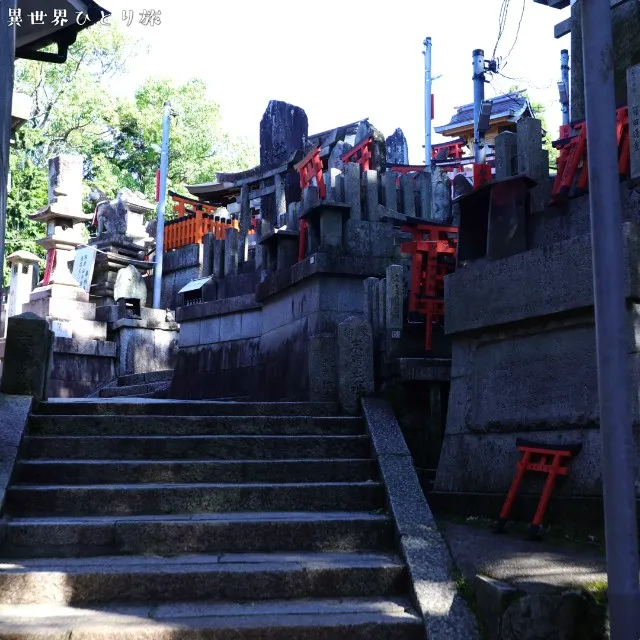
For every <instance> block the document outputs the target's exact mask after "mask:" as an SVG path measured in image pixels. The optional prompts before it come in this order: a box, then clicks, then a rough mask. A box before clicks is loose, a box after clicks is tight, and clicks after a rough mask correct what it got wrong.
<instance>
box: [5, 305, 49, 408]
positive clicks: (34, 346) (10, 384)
mask: <svg viewBox="0 0 640 640" xmlns="http://www.w3.org/2000/svg"><path fill="white" fill-rule="evenodd" d="M7 325H8V329H7V338H6V342H5V355H4V361H3V371H2V384H1V386H0V390H1V391H2V392H3V393H6V394H9V395H25V396H33V397H35V398H37V399H38V400H42V399H45V398H46V394H47V379H48V375H49V367H50V364H51V352H52V348H53V332H52V331H51V330H50V329H49V324H48V323H47V321H46V320H44V319H43V318H39V317H38V316H36V315H34V314H33V313H22V314H20V315H17V316H12V317H11V318H9V320H8V322H7Z"/></svg>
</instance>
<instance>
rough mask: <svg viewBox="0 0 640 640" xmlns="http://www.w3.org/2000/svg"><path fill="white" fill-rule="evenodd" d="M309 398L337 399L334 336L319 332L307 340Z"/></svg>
mask: <svg viewBox="0 0 640 640" xmlns="http://www.w3.org/2000/svg"><path fill="white" fill-rule="evenodd" d="M309 399H310V400H311V401H312V402H325V401H329V402H335V401H336V400H337V399H338V366H337V361H336V338H335V334H333V333H321V334H316V335H314V336H311V338H310V340H309Z"/></svg>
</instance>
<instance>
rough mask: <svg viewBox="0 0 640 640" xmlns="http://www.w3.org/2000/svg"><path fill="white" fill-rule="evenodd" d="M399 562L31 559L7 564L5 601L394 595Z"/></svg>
mask: <svg viewBox="0 0 640 640" xmlns="http://www.w3.org/2000/svg"><path fill="white" fill-rule="evenodd" d="M407 588H408V581H407V575H406V569H405V566H404V564H403V563H402V561H401V560H400V558H398V557H397V556H395V555H392V554H383V553H296V554H277V553H267V554H248V553H242V554H215V555H184V556H174V557H161V556H105V557H102V558H63V559H51V558H48V559H35V560H34V559H25V560H16V561H13V562H11V563H3V564H0V593H2V603H3V604H6V605H21V604H41V603H47V604H50V605H51V604H58V605H61V604H62V605H64V604H74V605H95V604H108V603H114V602H122V600H123V597H124V598H126V600H127V601H128V602H130V603H137V602H140V603H142V602H154V603H160V602H171V601H180V600H187V599H189V600H196V601H197V600H231V601H234V600H239V601H242V600H261V599H264V598H269V599H294V598H329V597H332V598H333V597H337V598H339V597H344V598H349V597H372V596H393V595H399V594H401V593H403V592H406V590H407Z"/></svg>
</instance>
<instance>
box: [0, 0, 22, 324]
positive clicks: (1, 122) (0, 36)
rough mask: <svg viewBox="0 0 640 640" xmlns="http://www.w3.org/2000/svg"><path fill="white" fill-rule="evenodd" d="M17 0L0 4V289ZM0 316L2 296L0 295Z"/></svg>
mask: <svg viewBox="0 0 640 640" xmlns="http://www.w3.org/2000/svg"><path fill="white" fill-rule="evenodd" d="M17 5H18V0H7V1H6V2H2V3H0V9H2V11H1V12H0V288H2V287H3V286H4V248H5V234H6V230H7V196H8V190H9V141H10V140H11V106H12V102H13V68H14V63H15V54H16V28H17V27H15V26H13V27H10V26H9V9H16V8H17ZM0 317H2V296H1V295H0Z"/></svg>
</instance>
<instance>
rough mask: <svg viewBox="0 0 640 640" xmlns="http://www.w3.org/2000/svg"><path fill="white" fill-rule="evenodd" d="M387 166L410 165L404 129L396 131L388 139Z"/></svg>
mask: <svg viewBox="0 0 640 640" xmlns="http://www.w3.org/2000/svg"><path fill="white" fill-rule="evenodd" d="M387 164H388V165H397V164H409V146H408V144H407V139H406V137H405V135H404V133H403V131H402V129H396V130H395V131H394V132H393V133H392V134H391V135H390V136H389V137H388V138H387Z"/></svg>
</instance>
